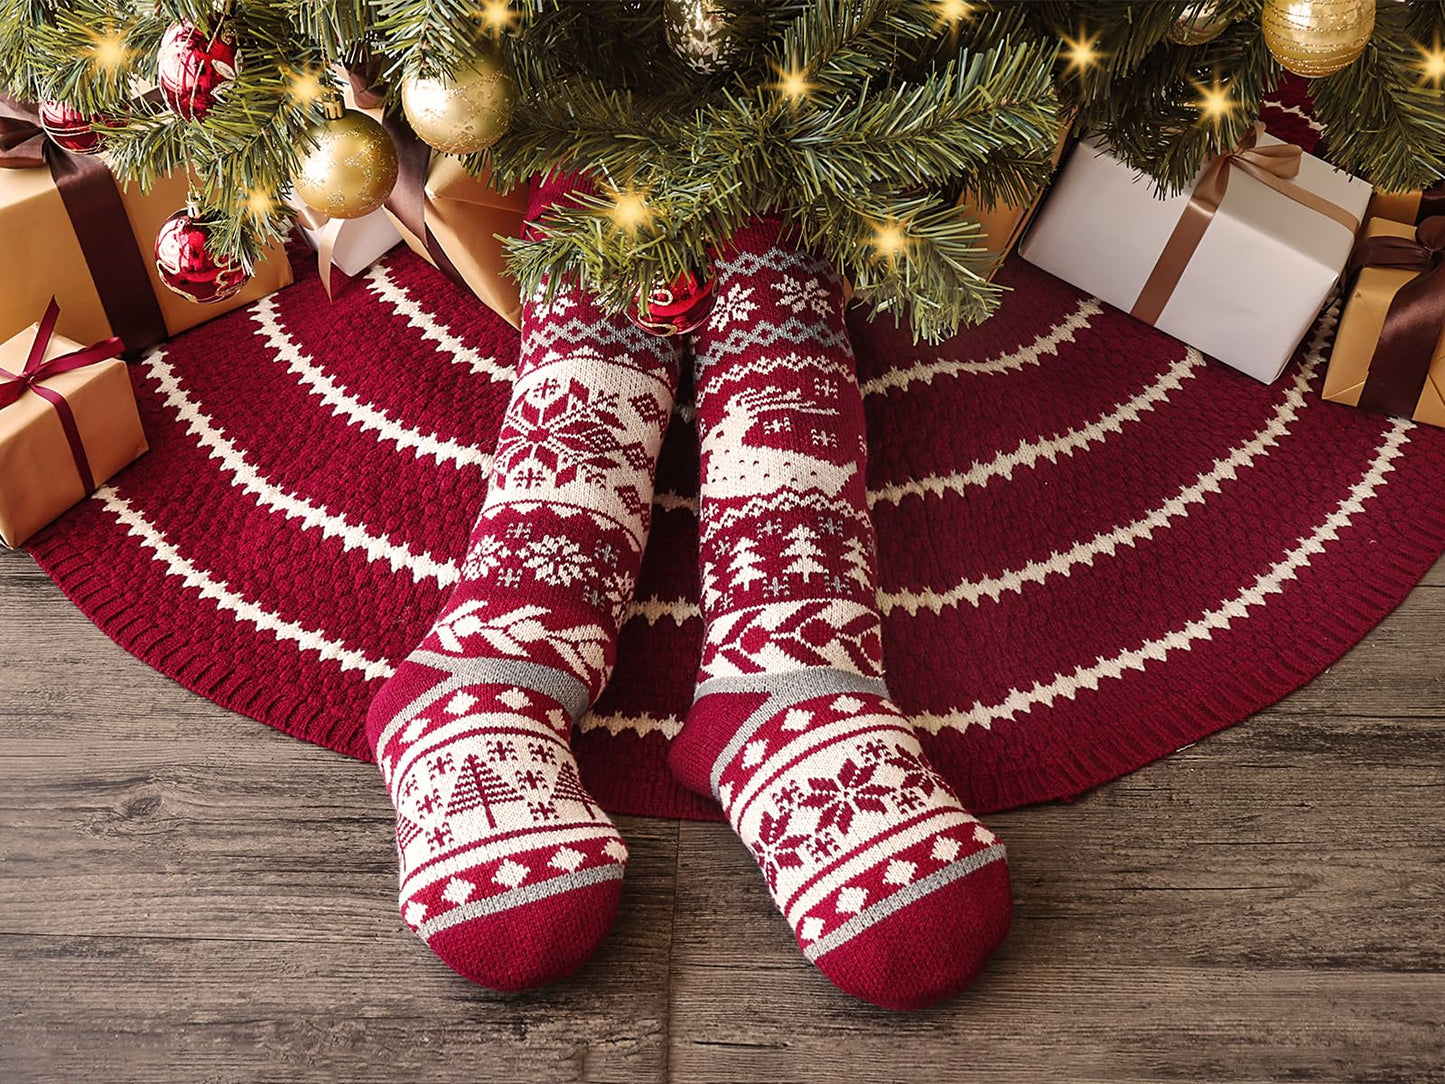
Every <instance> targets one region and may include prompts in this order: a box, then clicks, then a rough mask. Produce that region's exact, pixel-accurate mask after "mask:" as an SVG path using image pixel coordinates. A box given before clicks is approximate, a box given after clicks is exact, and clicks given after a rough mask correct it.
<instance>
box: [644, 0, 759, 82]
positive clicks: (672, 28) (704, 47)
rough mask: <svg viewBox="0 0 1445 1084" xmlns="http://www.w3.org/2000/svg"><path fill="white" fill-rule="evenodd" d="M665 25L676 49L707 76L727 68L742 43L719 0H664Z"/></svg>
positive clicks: (731, 63) (735, 56)
mask: <svg viewBox="0 0 1445 1084" xmlns="http://www.w3.org/2000/svg"><path fill="white" fill-rule="evenodd" d="M662 25H663V28H664V29H665V30H666V32H667V43H668V45H670V46H672V51H673V52H674V53H676V54H677V55H678V56H680V57H682V59H683V60H685V61H686V62H687V66H688V67H690V68H691V69H692V70H693V71H695V72H700V73H702V74H703V75H712V74H714V73H716V72H723V71H727V70H728V69H729V68H731V67H732V66H733V63H734V62H735V61H736V60H737V55H738V49H739V47H740V46H741V44H742V43H741V42H740V41H739V40H738V37H737V35H736V34H735V33H734V32H733V26H732V21H731V18H730V16H729V13H728V11H727V8H726V7H725V6H724V5H723V4H722V3H720V2H719V0H663V4H662Z"/></svg>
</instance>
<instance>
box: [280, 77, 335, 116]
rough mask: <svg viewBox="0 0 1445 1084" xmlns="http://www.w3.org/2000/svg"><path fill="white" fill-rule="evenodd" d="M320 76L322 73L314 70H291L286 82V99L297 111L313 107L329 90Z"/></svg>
mask: <svg viewBox="0 0 1445 1084" xmlns="http://www.w3.org/2000/svg"><path fill="white" fill-rule="evenodd" d="M321 76H322V73H321V72H320V71H318V70H317V69H315V68H293V69H292V70H291V72H290V78H289V79H287V81H286V97H288V98H290V99H291V101H292V102H294V103H295V104H296V107H297V108H298V109H305V108H307V107H308V106H311V105H314V104H315V103H316V102H318V101H320V100H321V99H322V98H323V97H325V96H326V94H327V93H328V92H329V91H330V90H331V88H330V87H329V86H328V85H327V84H326V83H325V82H324V81H323V80H322V77H321Z"/></svg>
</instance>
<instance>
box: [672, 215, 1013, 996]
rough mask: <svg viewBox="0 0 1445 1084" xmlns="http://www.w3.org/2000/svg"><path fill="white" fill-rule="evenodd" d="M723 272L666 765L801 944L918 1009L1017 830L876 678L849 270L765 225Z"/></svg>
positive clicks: (843, 977)
mask: <svg viewBox="0 0 1445 1084" xmlns="http://www.w3.org/2000/svg"><path fill="white" fill-rule="evenodd" d="M716 268H717V274H718V287H719V289H720V291H721V299H722V304H721V305H720V306H719V308H718V309H717V311H716V312H715V313H714V315H713V318H712V320H711V321H710V323H709V324H707V325H706V326H705V327H703V328H701V329H699V331H698V332H697V335H696V364H695V366H694V373H695V378H696V387H697V429H698V435H699V438H700V440H701V445H702V472H701V474H702V540H701V547H700V552H701V556H702V610H703V625H704V629H705V631H704V634H703V651H702V660H701V666H700V670H699V674H698V680H699V684H698V689H697V700H696V702H695V703H694V704H693V707H692V710H691V711H690V712H689V713H688V716H687V722H686V723H685V724H684V725H683V728H682V733H681V734H680V735H678V737H677V738H676V740H674V742H673V743H672V755H671V761H672V767H673V770H674V771H675V772H676V774H677V775H678V777H679V778H680V779H681V780H682V781H683V782H684V783H686V784H687V785H688V786H689V787H691V788H693V789H694V790H697V791H699V792H701V793H704V794H711V795H712V796H714V797H715V798H717V799H718V801H719V802H720V803H721V805H722V809H723V812H724V813H725V814H726V815H727V818H728V821H729V823H731V824H732V826H733V829H734V831H736V832H737V833H738V835H739V837H741V839H742V841H743V842H744V843H745V844H746V845H747V847H748V849H749V850H750V851H752V853H753V856H754V857H755V858H756V859H757V862H758V866H759V867H760V868H761V870H762V872H763V875H764V877H765V879H766V881H767V885H768V891H769V893H771V895H772V898H773V902H774V903H775V904H776V905H777V907H778V909H779V910H780V911H781V912H782V913H783V915H784V917H785V918H786V919H787V921H788V923H789V924H790V925H791V926H792V928H793V932H794V934H795V935H796V937H797V939H798V944H799V946H800V947H801V948H802V950H803V952H804V954H805V955H806V956H807V957H808V959H810V960H812V961H814V962H815V963H816V964H817V965H818V967H819V968H820V969H821V970H822V971H823V973H824V974H825V975H827V976H828V978H829V979H830V980H832V981H833V982H834V983H835V984H836V985H837V986H838V987H840V988H841V989H843V990H846V991H847V992H849V993H851V994H854V995H856V996H858V997H861V998H865V999H866V1000H868V1001H872V1002H874V1003H875V1004H878V1005H882V1006H885V1007H887V1008H892V1009H913V1008H919V1007H921V1006H923V1005H927V1004H930V1003H931V1002H933V1001H936V1000H938V999H940V998H942V997H946V996H947V995H949V994H951V993H954V992H955V991H957V990H958V989H960V988H962V987H963V986H964V985H965V984H966V983H967V982H968V981H969V980H970V979H971V978H972V977H973V976H974V974H976V973H977V971H978V969H979V968H980V967H981V966H982V965H983V963H984V961H985V960H987V959H988V957H989V955H990V954H991V953H992V952H993V950H994V948H996V947H997V945H998V943H999V941H1000V940H1001V939H1002V938H1003V935H1004V933H1005V932H1006V931H1007V929H1008V922H1009V914H1010V908H1011V903H1012V898H1011V895H1010V892H1009V882H1008V873H1007V868H1006V865H1005V862H1004V849H1003V845H1002V844H1000V843H998V842H997V840H995V838H994V836H993V834H992V833H991V832H989V830H988V829H987V828H985V827H984V826H983V825H981V824H979V823H978V822H977V821H976V820H975V819H974V818H973V817H971V816H970V815H969V814H968V813H966V812H965V811H964V809H963V807H962V806H961V805H960V804H959V801H958V798H957V796H955V795H954V793H953V792H952V791H951V790H950V789H949V787H948V784H947V783H946V782H944V780H943V779H941V778H940V777H939V776H938V773H937V772H935V771H934V769H933V766H932V765H931V764H929V762H928V758H927V757H926V756H925V754H924V752H923V749H922V747H921V746H920V745H919V743H918V739H917V738H916V737H915V735H914V733H913V728H912V727H911V726H910V725H909V723H908V721H907V719H906V718H905V717H904V716H903V714H902V712H900V711H899V710H898V708H897V707H896V706H894V704H893V702H892V700H891V699H889V696H888V690H887V687H886V686H885V684H884V681H883V649H882V635H881V634H882V621H881V619H880V617H879V614H878V609H877V604H876V595H877V575H876V567H875V554H876V547H875V543H874V537H873V525H872V524H871V523H870V522H869V519H868V509H867V505H866V489H865V486H864V478H865V476H866V469H865V459H866V455H867V445H866V441H865V438H864V430H863V398H862V395H861V394H860V393H859V391H858V383H857V379H856V377H855V375H854V362H853V353H852V350H851V349H850V348H849V345H848V333H847V328H846V327H845V326H844V323H843V291H842V283H841V282H840V281H839V280H838V278H837V276H836V275H834V274H833V273H832V271H831V270H830V269H829V268H828V267H827V266H826V265H824V264H823V263H822V262H821V261H820V260H818V259H817V258H815V257H813V256H810V255H807V254H805V253H801V252H797V251H793V250H792V248H791V247H790V246H789V245H787V244H786V242H782V243H780V242H779V238H778V230H777V227H776V224H775V223H768V222H762V223H759V224H758V225H756V226H755V227H753V228H751V229H748V230H745V231H743V232H742V233H741V234H740V235H739V236H738V237H737V238H735V239H734V243H733V245H732V246H731V248H730V250H729V251H728V253H727V254H726V256H724V257H721V258H719V259H718V261H717V264H716Z"/></svg>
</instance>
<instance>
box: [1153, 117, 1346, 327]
mask: <svg viewBox="0 0 1445 1084" xmlns="http://www.w3.org/2000/svg"><path fill="white" fill-rule="evenodd" d="M1263 133H1264V125H1263V124H1261V123H1256V124H1255V125H1254V127H1253V128H1251V129H1250V130H1249V131H1248V132H1246V133H1245V136H1244V138H1243V139H1241V140H1240V141H1239V143H1238V144H1237V145H1236V146H1235V147H1234V149H1233V150H1231V151H1229V152H1228V153H1226V154H1221V155H1218V156H1217V157H1215V158H1213V159H1211V160H1210V161H1209V164H1208V166H1207V167H1206V168H1205V170H1204V175H1203V176H1202V177H1200V178H1199V181H1198V182H1197V183H1196V184H1195V186H1194V191H1193V193H1192V194H1191V195H1190V197H1189V202H1188V203H1187V204H1186V205H1185V207H1184V210H1183V211H1182V212H1181V213H1180V215H1179V221H1178V222H1176V223H1175V224H1174V232H1173V233H1171V234H1170V235H1169V240H1168V241H1167V242H1165V245H1164V251H1162V252H1161V253H1160V254H1159V259H1158V261H1157V262H1156V263H1155V264H1154V270H1153V271H1151V272H1150V273H1149V278H1148V279H1147V280H1146V281H1145V283H1144V288H1143V289H1142V290H1140V291H1139V297H1138V300H1136V301H1135V302H1134V307H1133V308H1132V309H1130V310H1129V312H1130V314H1131V315H1133V316H1135V317H1137V318H1138V319H1140V320H1143V321H1144V322H1145V323H1146V324H1154V323H1157V322H1158V320H1159V315H1160V313H1162V312H1163V311H1164V306H1165V305H1167V304H1168V303H1169V299H1170V297H1172V296H1173V295H1174V288H1175V287H1176V286H1178V285H1179V280H1180V279H1181V278H1182V277H1183V276H1184V269H1185V268H1186V267H1188V266H1189V261H1190V260H1191V259H1193V258H1194V251H1195V249H1197V248H1198V247H1199V242H1200V240H1201V239H1202V238H1203V237H1204V231H1205V230H1207V229H1208V228H1209V223H1210V222H1212V221H1213V220H1214V213H1215V212H1216V211H1218V210H1219V205H1220V204H1221V203H1223V202H1224V193H1225V191H1226V189H1228V187H1229V177H1230V174H1231V173H1233V172H1234V171H1235V170H1236V169H1237V170H1240V171H1241V172H1243V173H1246V174H1248V175H1249V176H1251V177H1253V178H1254V179H1255V180H1257V181H1259V182H1261V183H1262V184H1265V185H1268V186H1269V187H1270V188H1272V189H1274V190H1275V191H1276V192H1278V193H1280V194H1281V195H1283V196H1287V197H1288V198H1290V199H1292V200H1294V201H1295V202H1296V203H1299V204H1303V205H1304V206H1305V207H1308V208H1309V209H1310V210H1312V211H1318V212H1319V213H1320V214H1322V215H1325V216H1326V217H1328V218H1330V219H1331V220H1333V221H1335V222H1338V223H1339V224H1340V225H1341V226H1343V227H1345V229H1347V230H1349V231H1350V234H1351V235H1352V236H1353V235H1354V233H1355V231H1357V230H1358V229H1359V228H1360V220H1359V219H1357V218H1356V217H1355V216H1354V215H1352V214H1350V212H1349V211H1347V210H1345V209H1344V208H1343V207H1340V206H1339V205H1338V204H1334V203H1331V202H1330V201H1329V200H1327V199H1325V198H1324V197H1323V196H1319V195H1316V194H1315V193H1314V192H1311V191H1309V189H1306V188H1301V187H1300V186H1299V185H1297V184H1295V183H1294V180H1293V178H1294V177H1296V176H1298V175H1299V170H1300V160H1301V158H1303V156H1304V152H1303V151H1302V150H1301V149H1300V148H1299V147H1298V146H1296V145H1295V144H1293V143H1275V144H1270V145H1269V146H1265V147H1260V146H1257V145H1256V144H1257V142H1258V140H1259V137H1260V136H1261V135H1262V134H1263Z"/></svg>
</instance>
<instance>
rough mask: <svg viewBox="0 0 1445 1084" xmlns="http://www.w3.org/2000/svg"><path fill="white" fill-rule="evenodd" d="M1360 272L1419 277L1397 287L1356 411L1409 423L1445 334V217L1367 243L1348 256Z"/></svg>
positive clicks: (1366, 239) (1372, 239) (1365, 240)
mask: <svg viewBox="0 0 1445 1084" xmlns="http://www.w3.org/2000/svg"><path fill="white" fill-rule="evenodd" d="M1362 267H1395V268H1400V269H1402V270H1405V271H1418V272H1420V273H1419V274H1418V275H1416V276H1415V277H1414V278H1413V279H1411V280H1410V281H1409V282H1408V283H1406V284H1405V285H1404V286H1402V287H1400V290H1399V292H1397V293H1396V294H1395V296H1394V298H1392V299H1391V301H1390V308H1389V309H1388V311H1387V312H1386V313H1385V326H1384V327H1383V328H1382V329H1381V331H1380V339H1379V342H1377V343H1376V344H1375V353H1374V355H1373V356H1372V357H1371V358H1370V371H1369V375H1368V376H1366V377H1365V386H1364V387H1363V388H1361V389H1360V404H1359V405H1360V406H1362V407H1364V408H1365V409H1366V410H1375V411H1379V412H1380V413H1382V414H1397V415H1400V416H1402V417H1406V418H1408V417H1410V416H1411V415H1413V414H1414V413H1415V405H1416V404H1417V403H1418V402H1419V401H1420V393H1421V392H1422V391H1424V390H1425V383H1426V381H1428V380H1429V379H1430V363H1431V362H1432V361H1433V360H1434V358H1435V350H1436V348H1437V347H1438V346H1439V344H1440V334H1441V331H1442V330H1445V216H1441V215H1437V216H1435V217H1434V218H1427V219H1426V220H1425V221H1424V222H1422V223H1420V225H1419V226H1417V227H1416V228H1415V239H1414V240H1413V241H1412V240H1410V239H1409V238H1408V237H1367V238H1365V239H1364V240H1363V241H1361V242H1360V243H1359V244H1358V245H1356V246H1355V251H1354V252H1353V253H1352V254H1351V256H1350V271H1351V273H1353V272H1355V271H1357V270H1359V269H1360V268H1362Z"/></svg>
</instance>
